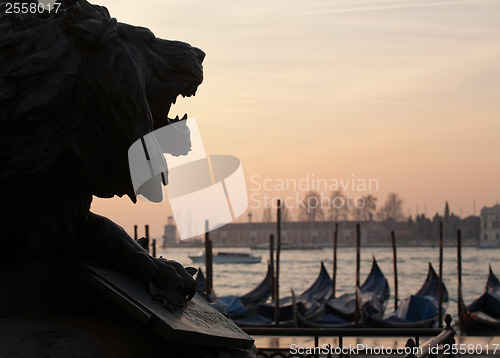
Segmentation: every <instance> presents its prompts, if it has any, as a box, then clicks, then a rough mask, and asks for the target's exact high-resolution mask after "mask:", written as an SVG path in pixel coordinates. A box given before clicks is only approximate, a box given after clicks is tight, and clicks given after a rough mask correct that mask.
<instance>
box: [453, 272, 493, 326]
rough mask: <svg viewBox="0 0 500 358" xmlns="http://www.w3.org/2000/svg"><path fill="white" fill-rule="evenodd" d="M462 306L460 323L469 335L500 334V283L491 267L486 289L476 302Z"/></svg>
mask: <svg viewBox="0 0 500 358" xmlns="http://www.w3.org/2000/svg"><path fill="white" fill-rule="evenodd" d="M460 304H461V305H462V307H463V308H462V317H460V323H461V325H462V328H463V329H464V330H465V332H466V333H467V334H472V335H473V334H478V335H484V334H486V335H495V334H498V332H500V281H499V280H498V278H497V277H496V276H495V275H494V274H493V271H492V270H491V266H490V272H489V274H488V280H487V281H486V289H485V291H484V293H483V294H482V295H481V296H479V297H478V298H477V299H476V300H474V302H472V303H471V304H470V305H468V306H467V307H465V305H464V303H463V302H460Z"/></svg>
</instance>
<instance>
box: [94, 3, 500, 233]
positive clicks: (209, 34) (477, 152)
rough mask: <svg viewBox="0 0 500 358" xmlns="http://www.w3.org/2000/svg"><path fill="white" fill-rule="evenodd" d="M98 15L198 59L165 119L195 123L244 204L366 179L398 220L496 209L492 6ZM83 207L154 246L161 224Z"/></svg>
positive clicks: (497, 104)
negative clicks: (200, 70) (235, 181)
mask: <svg viewBox="0 0 500 358" xmlns="http://www.w3.org/2000/svg"><path fill="white" fill-rule="evenodd" d="M99 4H101V5H104V6H106V7H107V8H108V9H109V11H110V13H111V15H112V16H114V17H116V18H117V19H118V21H121V22H126V23H130V24H134V25H141V26H145V27H148V28H150V29H151V30H152V31H153V32H154V33H155V34H156V36H158V37H161V38H166V39H171V40H182V41H185V42H188V43H190V44H192V45H193V46H197V47H199V48H201V49H202V50H204V51H205V52H206V54H207V56H206V58H205V61H204V71H205V80H204V83H203V84H202V85H201V86H200V88H199V89H198V92H197V95H196V97H193V98H186V99H182V98H180V99H179V101H178V102H177V104H176V105H175V106H174V107H172V109H171V111H170V115H169V116H170V117H174V116H175V115H176V114H179V115H182V114H184V112H187V113H188V114H189V116H190V117H196V119H197V121H198V125H199V127H200V131H201V134H202V137H203V141H204V145H205V149H206V151H207V152H208V153H210V154H231V155H234V156H236V157H238V158H240V160H241V162H242V166H243V170H244V173H245V176H246V178H247V185H248V190H249V194H251V193H252V192H253V191H255V189H256V187H257V185H256V184H255V183H254V182H255V181H256V179H255V178H259V179H258V181H260V182H262V181H263V180H265V179H269V180H271V181H273V182H276V181H278V180H280V179H283V180H287V179H296V180H300V179H301V178H305V177H309V178H311V177H313V176H314V177H315V178H318V179H320V178H323V179H327V180H329V179H337V180H347V179H349V178H356V179H359V180H362V179H364V180H369V179H375V180H377V182H378V187H377V188H376V189H377V190H372V191H371V192H369V193H370V194H372V195H374V196H376V197H377V198H378V204H379V206H380V205H382V204H383V202H384V201H385V198H386V197H387V195H388V193H390V192H397V193H399V194H400V195H401V196H402V197H403V198H404V199H405V213H406V214H411V215H415V213H416V211H417V207H418V210H419V213H422V212H424V210H425V213H426V214H427V215H428V216H433V215H434V214H435V213H436V212H437V211H439V212H442V211H443V209H444V204H445V201H448V202H449V204H450V209H451V211H454V212H455V213H456V214H457V215H460V214H461V215H462V216H466V215H471V214H473V202H474V200H475V202H476V214H479V211H480V209H481V208H482V207H483V206H485V205H486V206H492V205H494V204H495V203H496V202H498V200H500V160H499V154H500V138H499V135H500V22H499V19H500V1H498V0H484V1H480V0H477V1H473V0H470V1H467V0H464V1H459V0H457V1H428V0H418V1H416V0H415V1H404V0H401V1H395V0H392V1H391V0H387V1H372V0H349V1H325V0H322V1H319V0H312V1H307V2H306V1H296V0H286V1H284V0H280V1H268V0H266V1H264V0H256V1H240V0H237V1H221V0H212V1H201V0H186V1H182V2H181V1H150V0H143V1H131V0H120V1H117V0H102V1H100V2H99ZM252 176H253V178H254V180H253V181H252V180H250V178H251V177H252ZM372 189H373V188H372ZM367 193H368V192H367ZM367 193H362V194H363V195H364V194H367ZM270 194H272V195H278V196H284V197H286V196H290V195H293V194H294V193H293V192H292V191H290V190H288V191H286V190H277V191H275V192H274V193H270ZM324 194H325V195H327V194H329V193H326V192H325V193H324ZM92 209H93V211H94V212H96V213H100V214H104V215H106V216H108V217H110V218H111V219H113V220H114V221H116V222H117V223H118V224H120V225H122V226H123V227H124V228H125V229H126V230H127V231H129V232H131V231H132V228H133V225H134V224H139V225H141V226H142V225H144V224H146V223H147V224H150V226H151V232H152V234H153V236H156V237H159V236H161V234H162V231H163V225H164V224H165V223H166V216H167V215H168V204H166V203H164V204H151V203H139V204H137V205H133V204H132V203H131V202H130V200H129V199H128V198H122V199H118V198H114V199H97V198H96V199H95V200H94V203H93V207H92ZM140 234H141V235H142V233H141V232H140Z"/></svg>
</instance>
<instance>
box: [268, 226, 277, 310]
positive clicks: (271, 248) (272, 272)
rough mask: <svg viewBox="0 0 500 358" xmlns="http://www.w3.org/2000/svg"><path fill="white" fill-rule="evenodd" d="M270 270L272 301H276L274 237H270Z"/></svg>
mask: <svg viewBox="0 0 500 358" xmlns="http://www.w3.org/2000/svg"><path fill="white" fill-rule="evenodd" d="M269 267H270V268H269V269H270V270H271V299H272V300H274V294H275V293H276V292H274V279H275V277H274V235H273V234H271V235H269Z"/></svg>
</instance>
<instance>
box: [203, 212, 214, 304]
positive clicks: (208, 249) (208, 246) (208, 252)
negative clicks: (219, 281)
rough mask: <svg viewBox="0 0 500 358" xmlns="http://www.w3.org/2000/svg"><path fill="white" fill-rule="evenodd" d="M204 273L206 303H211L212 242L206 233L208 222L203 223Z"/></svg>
mask: <svg viewBox="0 0 500 358" xmlns="http://www.w3.org/2000/svg"><path fill="white" fill-rule="evenodd" d="M205 229H206V231H205V271H206V273H207V278H206V282H207V284H206V287H207V292H206V298H207V301H208V302H212V298H213V295H212V292H213V271H212V268H213V267H212V265H213V261H212V241H210V234H209V232H208V221H206V222H205Z"/></svg>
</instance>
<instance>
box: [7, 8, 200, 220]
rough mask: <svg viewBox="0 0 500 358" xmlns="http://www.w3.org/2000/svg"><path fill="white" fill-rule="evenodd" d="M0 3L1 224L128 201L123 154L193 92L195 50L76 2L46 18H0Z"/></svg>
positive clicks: (196, 62) (70, 214) (165, 121)
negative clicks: (115, 199)
mask: <svg viewBox="0 0 500 358" xmlns="http://www.w3.org/2000/svg"><path fill="white" fill-rule="evenodd" d="M3 5H4V4H3ZM3 5H2V6H0V158H1V161H0V187H1V189H0V194H1V195H0V223H2V224H4V223H6V222H8V221H10V220H13V219H21V220H22V219H23V216H27V215H31V216H30V220H31V223H33V222H38V223H39V224H40V225H41V226H43V224H46V222H47V220H48V221H49V222H53V221H62V222H64V221H68V218H69V221H71V218H74V217H76V216H79V215H81V214H82V211H85V210H88V207H89V204H90V200H91V199H90V198H91V196H92V195H96V196H101V197H111V196H113V195H124V194H128V195H130V196H131V197H132V198H133V200H135V196H134V191H133V188H132V183H131V180H130V175H129V171H128V170H129V169H128V160H127V150H128V148H129V146H130V145H131V144H132V143H133V142H134V141H136V140H137V139H138V138H140V137H141V136H143V135H145V134H147V133H149V132H150V131H152V130H153V129H156V128H159V127H162V126H164V125H167V124H169V123H170V121H171V120H169V119H168V118H167V114H168V112H169V109H170V106H171V105H172V103H175V101H176V98H177V97H178V95H182V96H191V95H194V94H195V92H196V89H197V87H198V85H200V84H201V82H202V80H203V72H202V61H203V58H204V56H205V54H204V53H203V51H201V50H199V49H197V48H195V47H192V46H190V45H189V44H186V43H184V42H179V41H167V40H162V39H158V38H156V37H155V36H154V35H153V33H152V32H151V31H149V30H148V29H146V28H141V27H134V26H130V25H126V24H122V23H119V22H117V21H116V20H115V19H114V18H111V17H110V16H109V13H108V11H107V9H106V8H104V7H100V6H96V5H91V4H89V3H87V2H86V1H84V0H78V1H65V2H63V5H62V6H61V8H60V9H59V10H58V12H57V13H55V12H53V13H51V14H47V13H44V14H25V15H15V14H6V13H5V6H3ZM34 212H36V213H37V214H36V215H34V214H33V213H34ZM25 219H26V218H25ZM33 225H34V226H40V225H35V224H34V223H33Z"/></svg>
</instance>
